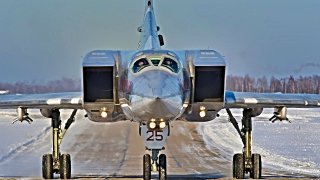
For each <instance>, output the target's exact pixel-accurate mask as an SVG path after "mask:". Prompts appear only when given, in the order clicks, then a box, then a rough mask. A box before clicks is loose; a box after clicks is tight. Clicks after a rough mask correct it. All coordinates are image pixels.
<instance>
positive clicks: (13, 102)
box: [0, 92, 83, 109]
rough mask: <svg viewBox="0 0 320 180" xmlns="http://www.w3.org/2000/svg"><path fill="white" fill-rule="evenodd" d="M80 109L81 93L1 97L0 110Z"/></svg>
mask: <svg viewBox="0 0 320 180" xmlns="http://www.w3.org/2000/svg"><path fill="white" fill-rule="evenodd" d="M18 107H23V108H32V109H42V108H48V109H54V108H57V109H82V108H83V106H82V93H81V92H65V93H46V94H21V95H20V94H8V95H1V98H0V109H14V108H18Z"/></svg>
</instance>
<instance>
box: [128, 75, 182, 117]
mask: <svg viewBox="0 0 320 180" xmlns="http://www.w3.org/2000/svg"><path fill="white" fill-rule="evenodd" d="M182 97H183V92H182V90H181V85H180V82H179V80H178V77H176V76H172V75H170V74H167V73H165V72H163V71H152V72H149V73H144V74H142V75H141V76H140V77H138V78H136V79H135V80H134V81H133V89H132V94H131V96H130V103H131V108H132V111H133V113H134V114H135V116H136V117H139V118H140V119H144V120H149V119H151V118H166V119H171V118H173V117H176V116H177V115H178V114H179V113H180V111H181V107H182V104H183V102H182Z"/></svg>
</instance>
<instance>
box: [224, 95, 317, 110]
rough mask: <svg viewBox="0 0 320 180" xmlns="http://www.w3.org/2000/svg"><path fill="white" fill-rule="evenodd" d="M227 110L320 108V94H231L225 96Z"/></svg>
mask: <svg viewBox="0 0 320 180" xmlns="http://www.w3.org/2000/svg"><path fill="white" fill-rule="evenodd" d="M225 106H226V108H254V107H265V108H267V107H270V108H273V107H279V106H284V107H291V108H308V107H309V108H312V107H318V108H320V94H282V93H251V92H231V91H227V92H226V94H225Z"/></svg>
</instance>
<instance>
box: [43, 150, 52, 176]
mask: <svg viewBox="0 0 320 180" xmlns="http://www.w3.org/2000/svg"><path fill="white" fill-rule="evenodd" d="M42 177H43V179H53V157H52V154H45V155H43V156H42Z"/></svg>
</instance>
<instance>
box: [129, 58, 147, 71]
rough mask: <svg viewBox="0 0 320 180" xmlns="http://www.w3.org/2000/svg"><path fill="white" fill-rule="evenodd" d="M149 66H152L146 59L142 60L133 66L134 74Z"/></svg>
mask: <svg viewBox="0 0 320 180" xmlns="http://www.w3.org/2000/svg"><path fill="white" fill-rule="evenodd" d="M148 66H150V64H149V62H148V60H147V59H146V58H141V59H139V60H137V61H136V62H135V63H134V64H133V67H132V70H133V72H134V73H136V72H139V71H141V70H142V69H143V68H145V67H148Z"/></svg>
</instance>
